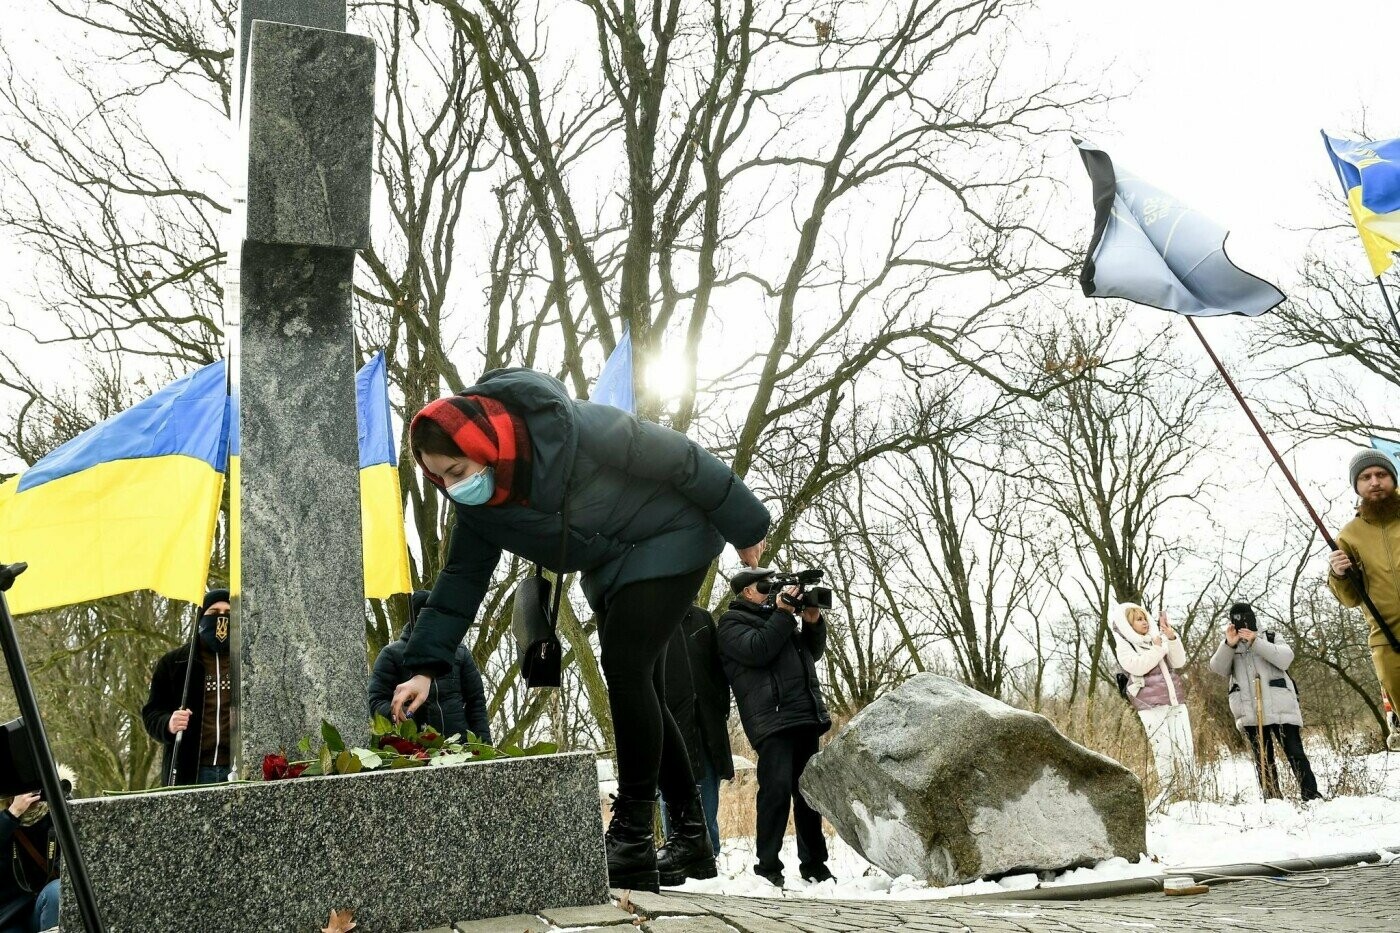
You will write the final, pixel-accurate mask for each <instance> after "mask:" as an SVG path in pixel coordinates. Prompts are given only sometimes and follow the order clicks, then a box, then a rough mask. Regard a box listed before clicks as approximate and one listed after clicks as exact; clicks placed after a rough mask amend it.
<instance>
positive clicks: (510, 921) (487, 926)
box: [454, 914, 552, 933]
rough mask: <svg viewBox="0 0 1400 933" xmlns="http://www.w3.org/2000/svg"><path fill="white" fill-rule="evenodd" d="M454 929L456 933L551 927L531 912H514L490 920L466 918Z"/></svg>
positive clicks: (523, 932) (515, 932)
mask: <svg viewBox="0 0 1400 933" xmlns="http://www.w3.org/2000/svg"><path fill="white" fill-rule="evenodd" d="M454 929H455V930H456V931H457V933H549V931H550V930H551V929H552V927H550V925H549V924H548V923H545V922H544V921H543V920H541V919H540V918H539V917H536V916H534V915H532V914H516V915H515V916H514V917H493V918H491V919H490V920H466V921H463V922H461V923H459V924H457V926H456V927H454Z"/></svg>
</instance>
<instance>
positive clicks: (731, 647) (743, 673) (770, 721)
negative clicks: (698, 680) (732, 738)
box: [719, 599, 831, 747]
mask: <svg viewBox="0 0 1400 933" xmlns="http://www.w3.org/2000/svg"><path fill="white" fill-rule="evenodd" d="M825 652H826V622H825V621H820V622H817V623H816V624H815V625H803V626H802V627H801V628H800V629H799V628H798V625H797V619H796V617H794V616H793V615H792V614H791V613H789V612H785V611H782V610H778V609H774V608H773V607H772V606H767V605H764V606H756V605H754V604H753V603H751V602H749V601H748V600H746V599H736V600H734V601H733V602H732V603H730V604H729V609H728V610H726V611H725V613H724V615H722V616H720V619H719V653H720V657H721V658H722V659H723V660H724V673H725V674H726V675H727V676H728V677H729V684H730V686H732V687H733V688H734V702H735V704H736V705H737V706H738V707H739V719H740V721H741V722H743V724H744V734H745V735H747V736H748V737H749V742H750V743H752V744H753V745H754V746H755V747H757V746H758V744H759V743H760V742H762V741H763V740H764V739H766V738H767V737H768V736H770V735H772V734H773V733H775V732H781V731H783V730H785V729H794V728H798V727H801V726H812V727H816V728H817V729H818V731H819V732H825V731H826V730H828V729H830V728H831V716H830V715H828V714H827V711H826V703H825V702H823V700H822V693H821V684H820V683H818V681H817V661H819V660H820V659H821V656H822V654H824V653H825Z"/></svg>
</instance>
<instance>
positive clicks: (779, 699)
mask: <svg viewBox="0 0 1400 933" xmlns="http://www.w3.org/2000/svg"><path fill="white" fill-rule="evenodd" d="M820 579H821V574H820V572H819V571H806V572H804V573H800V574H794V575H778V574H777V573H775V571H773V570H743V571H740V572H739V573H737V574H735V575H734V576H733V577H732V578H731V579H730V581H729V585H730V588H731V589H732V590H733V592H734V594H735V596H734V600H733V601H732V602H731V603H730V604H729V609H728V610H727V611H726V612H725V613H724V615H722V616H720V620H719V651H720V657H721V659H722V660H723V662H724V672H725V675H726V676H727V677H728V678H729V683H730V685H731V686H732V687H733V688H734V700H735V704H736V705H737V706H738V707H739V719H740V720H741V721H742V722H743V725H744V734H745V735H747V736H748V739H749V742H750V744H752V745H753V747H754V750H755V751H756V752H757V753H758V807H757V811H758V816H757V832H756V834H755V835H756V849H757V854H758V864H756V865H755V866H754V873H755V874H756V875H759V876H760V877H762V878H765V879H767V880H768V881H770V882H771V883H773V884H774V885H777V886H778V887H780V888H781V887H782V886H783V863H782V860H781V858H780V857H779V853H780V851H781V850H782V846H783V835H784V833H785V832H786V831H787V821H788V812H789V810H791V812H792V814H793V822H794V824H795V825H796V827H797V855H798V859H799V862H800V865H799V868H800V871H801V873H802V877H803V878H804V879H805V880H807V881H812V882H820V881H826V880H828V879H830V878H831V872H830V871H829V870H828V869H827V867H826V859H827V851H826V839H825V837H824V836H822V825H821V824H822V818H821V814H819V813H818V812H817V811H816V810H813V809H812V808H811V807H810V806H808V804H807V801H806V800H804V799H803V797H802V793H801V788H800V787H799V782H800V780H801V777H802V771H803V769H804V768H805V767H806V766H807V761H808V759H810V758H811V757H812V756H813V755H815V754H816V753H817V740H818V738H820V737H821V735H822V734H823V733H825V732H826V731H827V730H828V729H830V728H831V717H830V716H829V715H828V714H827V711H826V704H825V703H824V702H823V701H822V696H821V684H820V683H818V681H817V663H816V662H817V661H818V660H820V659H821V656H822V654H823V653H824V652H825V650H826V622H825V620H824V619H823V618H822V614H821V610H822V608H823V607H824V606H825V607H830V605H831V602H830V593H831V591H830V590H824V589H820V588H812V589H806V587H807V586H809V585H810V584H812V583H815V582H817V581H818V580H820ZM799 613H800V616H801V622H800V624H799V621H798V614H799Z"/></svg>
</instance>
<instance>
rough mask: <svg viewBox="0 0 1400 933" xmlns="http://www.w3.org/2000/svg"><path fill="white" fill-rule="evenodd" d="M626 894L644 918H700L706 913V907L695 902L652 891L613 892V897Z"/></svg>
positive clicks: (620, 896)
mask: <svg viewBox="0 0 1400 933" xmlns="http://www.w3.org/2000/svg"><path fill="white" fill-rule="evenodd" d="M624 893H625V894H626V896H627V899H628V901H629V902H630V903H631V904H632V907H633V908H634V909H635V910H636V911H637V912H638V913H640V914H642V915H643V916H647V917H666V916H699V915H701V914H704V913H706V910H705V908H704V907H701V906H700V905H699V904H696V903H695V902H694V901H688V900H686V899H685V898H684V897H680V896H677V895H674V894H652V893H651V892H650V891H627V892H623V891H616V890H615V891H613V892H612V896H613V897H615V898H619V899H621V898H622V896H623V894H624Z"/></svg>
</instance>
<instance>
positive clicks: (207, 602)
mask: <svg viewBox="0 0 1400 933" xmlns="http://www.w3.org/2000/svg"><path fill="white" fill-rule="evenodd" d="M228 601H229V595H228V590H210V591H209V592H207V593H205V594H204V604H203V605H201V606H200V607H199V614H200V615H206V614H207V613H208V612H209V607H210V606H212V605H214V604H215V603H226V602H228Z"/></svg>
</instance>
